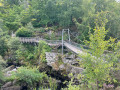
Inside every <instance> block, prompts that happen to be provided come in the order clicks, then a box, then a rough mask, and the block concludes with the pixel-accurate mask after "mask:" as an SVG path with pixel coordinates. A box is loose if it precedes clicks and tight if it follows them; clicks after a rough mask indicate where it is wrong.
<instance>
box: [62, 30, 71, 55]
mask: <svg viewBox="0 0 120 90" xmlns="http://www.w3.org/2000/svg"><path fill="white" fill-rule="evenodd" d="M65 30H67V32H68V40H69V43H70V30H69V29H63V30H62V55H63V49H64V48H63V46H64V31H65Z"/></svg>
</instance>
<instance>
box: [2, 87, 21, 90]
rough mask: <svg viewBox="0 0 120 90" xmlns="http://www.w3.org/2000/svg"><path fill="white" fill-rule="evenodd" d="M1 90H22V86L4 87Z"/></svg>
mask: <svg viewBox="0 0 120 90" xmlns="http://www.w3.org/2000/svg"><path fill="white" fill-rule="evenodd" d="M1 90H21V87H20V86H11V87H4V88H3V87H2V88H1Z"/></svg>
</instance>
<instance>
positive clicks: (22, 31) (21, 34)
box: [16, 27, 33, 37]
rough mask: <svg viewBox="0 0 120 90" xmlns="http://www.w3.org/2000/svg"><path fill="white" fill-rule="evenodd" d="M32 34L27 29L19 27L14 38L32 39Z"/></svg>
mask: <svg viewBox="0 0 120 90" xmlns="http://www.w3.org/2000/svg"><path fill="white" fill-rule="evenodd" d="M32 33H33V32H32V31H30V30H29V29H26V28H25V27H21V28H19V29H18V30H17V32H16V36H18V37H32V36H33V34H32Z"/></svg>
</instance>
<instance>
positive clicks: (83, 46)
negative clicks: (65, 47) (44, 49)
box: [67, 41, 89, 49]
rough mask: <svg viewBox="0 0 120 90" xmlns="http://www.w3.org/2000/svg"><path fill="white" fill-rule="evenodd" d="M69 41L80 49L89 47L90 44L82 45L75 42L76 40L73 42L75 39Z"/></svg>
mask: <svg viewBox="0 0 120 90" xmlns="http://www.w3.org/2000/svg"><path fill="white" fill-rule="evenodd" d="M67 43H69V44H71V45H73V46H75V47H77V48H78V49H81V48H84V49H89V47H88V46H85V45H82V44H78V43H75V42H73V41H70V42H68V41H67Z"/></svg>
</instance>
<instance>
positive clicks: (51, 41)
mask: <svg viewBox="0 0 120 90" xmlns="http://www.w3.org/2000/svg"><path fill="white" fill-rule="evenodd" d="M19 40H20V41H21V42H26V43H27V42H31V43H33V42H36V43H39V41H40V40H43V41H46V42H47V43H48V44H61V42H62V41H61V40H47V39H42V38H39V37H19Z"/></svg>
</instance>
